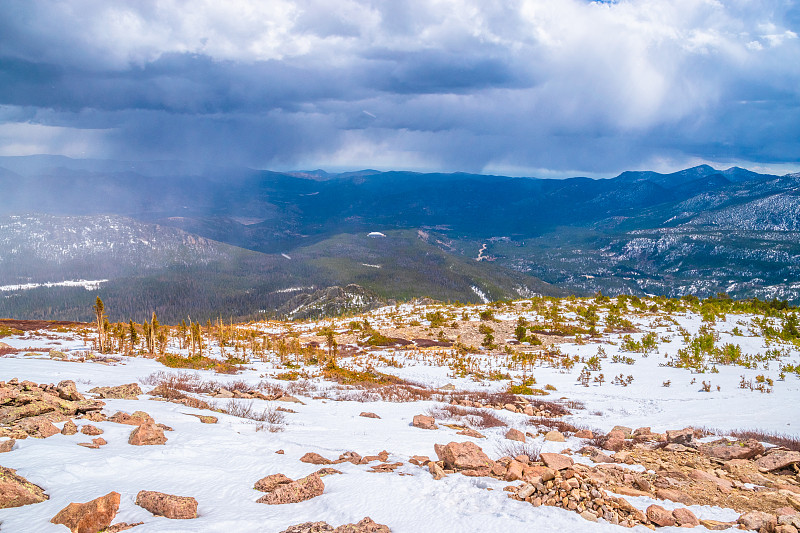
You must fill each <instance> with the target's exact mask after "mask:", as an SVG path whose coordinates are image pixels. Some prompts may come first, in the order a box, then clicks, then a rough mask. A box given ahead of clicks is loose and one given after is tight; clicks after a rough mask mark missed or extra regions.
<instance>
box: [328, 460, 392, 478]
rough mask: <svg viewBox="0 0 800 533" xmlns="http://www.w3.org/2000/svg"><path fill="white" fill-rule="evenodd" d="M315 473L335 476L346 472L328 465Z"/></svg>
mask: <svg viewBox="0 0 800 533" xmlns="http://www.w3.org/2000/svg"><path fill="white" fill-rule="evenodd" d="M401 464H402V463H401ZM314 473H315V474H317V475H318V476H319V477H325V476H333V475H336V474H343V473H344V472H342V471H341V470H336V469H335V468H331V467H329V466H326V467H323V468H320V469H319V470H317V471H316V472H314Z"/></svg>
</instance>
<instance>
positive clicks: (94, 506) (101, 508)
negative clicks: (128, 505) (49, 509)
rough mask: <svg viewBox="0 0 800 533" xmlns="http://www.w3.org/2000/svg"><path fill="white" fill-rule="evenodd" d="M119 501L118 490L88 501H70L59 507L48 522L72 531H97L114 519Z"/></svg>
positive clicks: (74, 532)
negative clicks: (61, 507) (59, 509)
mask: <svg viewBox="0 0 800 533" xmlns="http://www.w3.org/2000/svg"><path fill="white" fill-rule="evenodd" d="M119 501H120V495H119V493H118V492H109V493H108V494H106V495H105V496H101V497H99V498H96V499H94V500H92V501H90V502H86V503H71V504H69V505H67V506H66V507H64V508H63V509H61V511H59V512H58V514H57V515H55V516H54V517H53V518H52V519H51V520H50V522H52V523H53V524H62V525H65V526H67V527H68V528H69V530H70V531H71V532H72V533H98V532H99V531H102V530H103V529H105V528H107V527H108V526H109V525H110V524H111V521H112V520H114V517H115V516H116V515H117V510H118V509H119Z"/></svg>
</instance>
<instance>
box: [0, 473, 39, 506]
mask: <svg viewBox="0 0 800 533" xmlns="http://www.w3.org/2000/svg"><path fill="white" fill-rule="evenodd" d="M49 498H50V497H49V496H48V495H47V494H45V493H44V489H42V487H40V486H38V485H34V484H33V483H31V482H30V481H28V480H27V479H25V478H24V477H22V476H20V475H17V471H16V470H14V469H11V468H6V467H4V466H0V509H8V508H9V507H22V506H23V505H30V504H32V503H40V502H43V501H45V500H47V499H49Z"/></svg>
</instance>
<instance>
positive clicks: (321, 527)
mask: <svg viewBox="0 0 800 533" xmlns="http://www.w3.org/2000/svg"><path fill="white" fill-rule="evenodd" d="M281 533H392V530H391V529H389V528H388V526H385V525H383V524H378V523H375V522H374V521H373V520H372V519H371V518H370V517H366V518H364V519H363V520H361V521H360V522H358V523H357V524H345V525H342V526H339V527H337V528H335V529H334V527H333V526H331V525H330V524H328V523H327V522H304V523H302V524H297V525H295V526H291V527H290V528H288V529H284V530H283V531H281Z"/></svg>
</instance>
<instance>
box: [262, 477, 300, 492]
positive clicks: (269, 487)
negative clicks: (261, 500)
mask: <svg viewBox="0 0 800 533" xmlns="http://www.w3.org/2000/svg"><path fill="white" fill-rule="evenodd" d="M291 482H292V479H291V478H289V477H286V476H285V475H283V474H270V475H269V476H266V477H262V478H261V479H259V480H258V481H256V484H255V485H253V488H254V489H256V490H260V491H261V492H272V491H273V490H275V488H276V487H278V486H279V485H285V484H287V483H291Z"/></svg>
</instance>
